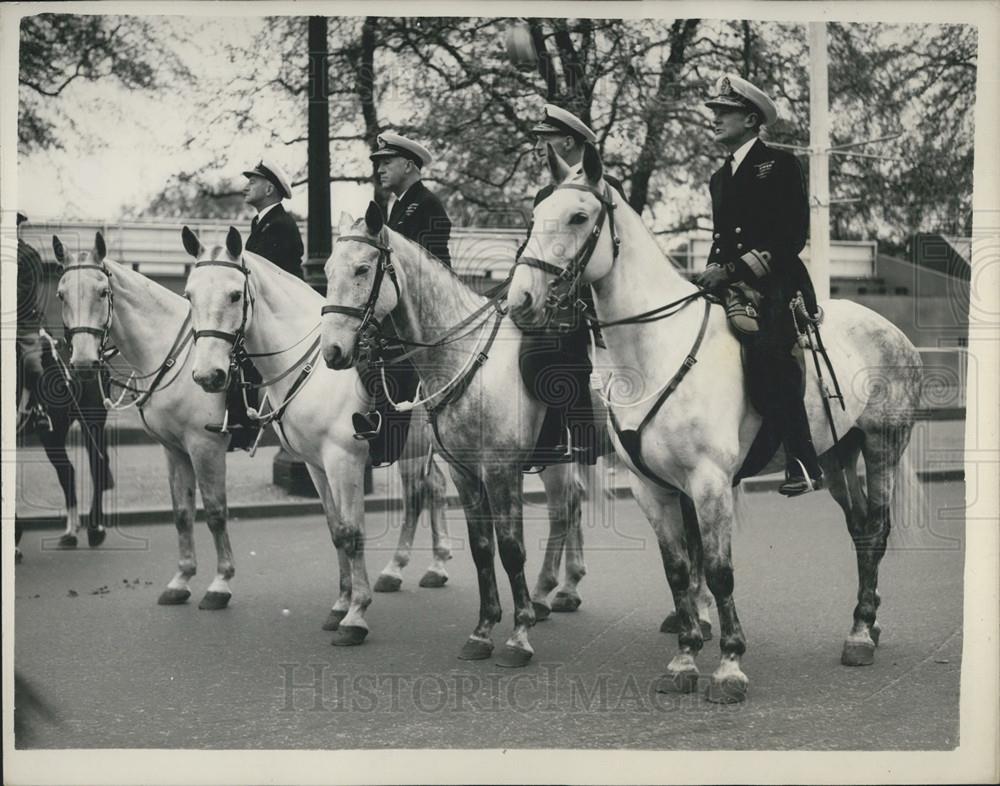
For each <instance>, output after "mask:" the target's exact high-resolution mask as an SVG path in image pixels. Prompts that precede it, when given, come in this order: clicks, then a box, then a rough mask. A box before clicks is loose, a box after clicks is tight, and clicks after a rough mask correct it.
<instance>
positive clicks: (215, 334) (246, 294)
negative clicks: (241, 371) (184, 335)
mask: <svg viewBox="0 0 1000 786" xmlns="http://www.w3.org/2000/svg"><path fill="white" fill-rule="evenodd" d="M195 267H196V268H199V267H229V268H232V269H233V270H238V271H240V273H242V274H243V316H242V318H241V319H240V326H239V327H238V328H237V329H236V332H235V333H227V332H226V331H224V330H196V331H194V340H195V341H197V340H198V339H199V338H202V337H205V338H221V339H222V340H223V341H228V342H229V343H230V344H232V345H233V352H234V353H235V352H236V350H237V349H238V348H239V349H242V346H243V344H244V342H245V341H246V336H245V335H244V334H245V333H246V329H247V313H248V310H249V307H250V270H249V269H248V268H247V267H246V266H245V265H244V264H243V259H242V257H241V258H240V262H239V264H237V263H235V262H220V261H218V260H215V259H204V260H202V261H200V262H197V263H196V264H195Z"/></svg>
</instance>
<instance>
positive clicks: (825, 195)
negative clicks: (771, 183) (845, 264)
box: [809, 22, 830, 300]
mask: <svg viewBox="0 0 1000 786" xmlns="http://www.w3.org/2000/svg"><path fill="white" fill-rule="evenodd" d="M828 73H829V70H828V65H827V51H826V23H825V22H810V23H809V275H810V277H811V278H812V283H813V287H814V289H815V290H816V299H817V300H826V299H828V298H829V297H830V152H829V151H830V122H829V117H830V104H829V101H830V98H829V87H828V78H829V77H828Z"/></svg>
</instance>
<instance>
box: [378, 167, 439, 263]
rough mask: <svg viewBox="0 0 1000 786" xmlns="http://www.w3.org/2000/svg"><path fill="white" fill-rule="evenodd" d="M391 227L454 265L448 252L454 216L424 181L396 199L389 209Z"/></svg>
mask: <svg viewBox="0 0 1000 786" xmlns="http://www.w3.org/2000/svg"><path fill="white" fill-rule="evenodd" d="M389 228H390V229H393V230H395V231H396V232H399V234H401V235H402V236H403V237H405V238H408V239H410V240H412V241H414V242H415V243H418V244H419V245H421V246H423V247H424V248H425V249H426V250H427V251H429V252H430V253H431V254H433V255H434V256H436V257H437V258H438V259H440V260H441V261H442V262H443V263H444V264H445V265H447V266H448V267H451V252H449V251H448V241H449V239H450V238H451V219H450V218H448V214H447V213H446V212H445V210H444V205H443V204H441V200H440V199H438V198H437V196H436V195H435V194H434V193H433V192H432V191H431V190H430V189H428V188H427V186H425V185H424V184H423V182H422V181H420V180H418V181H417V182H416V183H414V184H413V185H412V186H410V187H409V188H408V189H407V190H406V192H405V193H404V194H403V196H402V197H400V198H399V199H397V200H396V202H395V204H394V205H393V206H392V210H391V211H390V212H389Z"/></svg>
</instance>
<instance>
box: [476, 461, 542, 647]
mask: <svg viewBox="0 0 1000 786" xmlns="http://www.w3.org/2000/svg"><path fill="white" fill-rule="evenodd" d="M486 485H487V488H488V490H489V497H490V509H491V511H492V513H493V526H494V528H495V530H496V538H497V547H498V548H499V550H500V562H501V563H502V564H503V567H504V571H506V573H507V580H508V581H509V582H510V591H511V595H512V596H513V599H514V630H513V632H512V633H511V635H510V638H508V639H507V641H506V642H505V643H504V647H503V649H502V650H501V651H500V652H499V653H498V654H497V665H498V666H510V667H518V666H526V665H527V664H528V661H529V660H531V656H532V655H533V654H534V652H535V651H534V649H533V648H532V646H531V643H530V642H529V641H528V630H529V629H530V628H531V627H532V626H533V625H534V624H535V611H534V609H533V608H532V606H531V595H530V594H529V593H528V582H527V579H526V577H525V574H524V561H525V549H524V519H523V508H522V497H521V472H520V467H518V466H498V467H490V468H489V470H488V471H487V482H486Z"/></svg>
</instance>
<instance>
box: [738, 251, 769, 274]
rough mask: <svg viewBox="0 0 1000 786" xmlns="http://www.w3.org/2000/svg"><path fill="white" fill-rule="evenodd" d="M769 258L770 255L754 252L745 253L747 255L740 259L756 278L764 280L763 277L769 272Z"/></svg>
mask: <svg viewBox="0 0 1000 786" xmlns="http://www.w3.org/2000/svg"><path fill="white" fill-rule="evenodd" d="M769 256H770V254H767V253H766V252H765V253H763V254H760V253H758V252H756V251H747V253H745V254H744V255H743V256H742V257H740V259H742V260H743V261H744V262H745V263H746V265H747V267H749V268H750V270H751V272H753V274H754V275H755V276H757V278H764V276H766V275H768V274H769V273H770V272H771V265H770V264H769V261H770V260H769V259H768V257H769Z"/></svg>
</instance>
